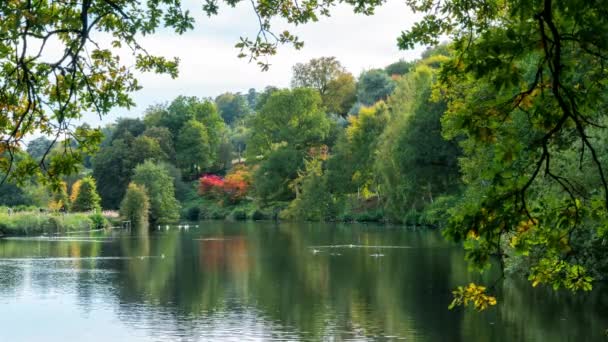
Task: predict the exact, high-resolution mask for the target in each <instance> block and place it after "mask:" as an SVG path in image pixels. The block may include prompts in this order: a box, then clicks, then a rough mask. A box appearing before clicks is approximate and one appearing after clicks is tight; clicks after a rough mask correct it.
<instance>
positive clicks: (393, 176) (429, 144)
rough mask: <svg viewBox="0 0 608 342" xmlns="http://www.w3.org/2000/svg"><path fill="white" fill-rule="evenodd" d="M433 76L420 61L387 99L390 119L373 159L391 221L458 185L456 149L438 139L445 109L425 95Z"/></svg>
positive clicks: (424, 62) (450, 191) (430, 70)
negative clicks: (376, 154)
mask: <svg viewBox="0 0 608 342" xmlns="http://www.w3.org/2000/svg"><path fill="white" fill-rule="evenodd" d="M436 74H437V72H436V69H432V68H430V67H428V66H427V64H426V60H424V61H420V62H419V63H418V65H417V66H416V67H415V70H414V71H412V72H410V73H408V74H406V75H404V76H403V77H402V78H401V79H399V80H398V81H397V88H396V89H395V92H394V93H393V95H391V97H389V100H388V105H389V107H390V108H391V119H390V121H389V124H388V125H387V129H386V130H385V131H384V133H383V135H382V138H381V142H380V147H379V154H378V155H379V156H382V158H377V159H376V169H377V171H378V174H379V175H380V178H381V181H380V183H381V187H382V193H383V195H384V197H385V206H386V208H387V213H388V214H389V215H390V216H391V218H392V219H394V220H403V219H404V216H405V215H406V214H408V213H409V212H410V211H412V210H413V211H417V212H420V211H421V210H423V209H424V208H426V207H427V206H428V205H429V204H431V203H433V202H434V201H435V200H436V199H437V198H438V197H439V196H442V195H446V194H450V193H454V191H455V190H456V189H458V187H459V185H460V181H459V178H460V173H459V168H458V157H459V156H460V151H459V149H458V146H457V144H456V143H455V142H453V141H446V140H444V139H443V137H442V135H441V117H442V115H443V113H444V112H445V110H446V108H447V105H446V102H445V101H437V100H433V99H432V95H431V91H432V89H431V87H432V83H433V81H434V79H435V78H436Z"/></svg>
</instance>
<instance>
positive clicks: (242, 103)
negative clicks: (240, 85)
mask: <svg viewBox="0 0 608 342" xmlns="http://www.w3.org/2000/svg"><path fill="white" fill-rule="evenodd" d="M215 105H216V106H217V109H218V111H219V113H220V115H221V117H222V119H224V122H225V123H226V124H227V125H233V124H234V123H235V122H236V121H239V120H242V119H243V118H244V117H245V116H246V115H247V114H249V112H250V109H249V106H248V104H247V100H246V98H245V97H244V96H243V95H241V94H240V93H236V94H235V93H224V94H221V95H219V96H218V97H216V98H215Z"/></svg>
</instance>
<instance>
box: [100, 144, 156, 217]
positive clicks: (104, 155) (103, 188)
mask: <svg viewBox="0 0 608 342" xmlns="http://www.w3.org/2000/svg"><path fill="white" fill-rule="evenodd" d="M129 136H130V134H129ZM148 159H150V160H155V161H157V162H162V161H166V160H167V156H166V154H165V153H164V152H163V150H162V149H161V148H160V145H159V143H158V141H156V140H155V139H152V138H149V137H147V136H144V135H141V136H139V137H137V138H135V139H132V140H131V141H125V140H123V139H117V140H114V141H113V142H112V145H111V146H106V147H103V148H101V150H100V151H99V152H98V153H97V154H96V155H95V156H94V158H93V177H94V178H95V179H96V180H97V187H98V191H99V195H100V196H101V199H102V201H101V205H102V207H103V208H108V209H109V208H117V207H118V205H119V204H120V201H121V199H122V198H123V197H124V192H125V190H126V188H127V185H128V184H129V182H130V181H131V176H132V174H133V169H134V168H135V166H136V165H138V164H140V163H143V162H144V161H145V160H148Z"/></svg>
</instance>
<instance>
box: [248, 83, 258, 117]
mask: <svg viewBox="0 0 608 342" xmlns="http://www.w3.org/2000/svg"><path fill="white" fill-rule="evenodd" d="M258 96H259V94H258V92H257V91H256V90H255V89H254V88H249V90H248V91H247V105H248V106H249V110H250V111H253V110H255V108H256V105H257V102H258Z"/></svg>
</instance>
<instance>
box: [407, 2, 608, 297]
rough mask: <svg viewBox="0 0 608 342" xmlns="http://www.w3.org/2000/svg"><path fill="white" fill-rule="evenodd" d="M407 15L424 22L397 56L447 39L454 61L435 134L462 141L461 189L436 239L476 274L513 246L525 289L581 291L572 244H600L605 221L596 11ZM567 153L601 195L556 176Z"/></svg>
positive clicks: (557, 6) (473, 10) (537, 8)
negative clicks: (523, 262) (522, 260)
mask: <svg viewBox="0 0 608 342" xmlns="http://www.w3.org/2000/svg"><path fill="white" fill-rule="evenodd" d="M417 5H419V6H420V7H419V9H420V10H422V11H423V12H427V13H430V12H431V11H432V13H434V14H430V15H427V16H425V17H424V20H423V21H422V22H421V23H418V24H416V25H414V27H413V28H412V29H411V30H410V31H407V32H404V33H403V34H402V36H401V37H400V38H399V44H400V46H401V47H403V48H408V47H413V46H414V45H415V44H417V43H420V42H426V43H437V42H438V39H439V37H440V36H441V35H443V34H449V35H450V38H451V39H452V41H453V42H454V43H453V46H454V48H455V49H456V51H455V53H456V55H457V56H458V57H457V58H454V59H453V60H452V61H451V62H450V63H448V64H445V65H444V68H443V72H442V75H441V77H440V80H441V81H442V86H441V92H443V93H444V95H445V99H446V100H447V102H448V110H447V112H446V114H445V116H444V118H443V119H442V121H443V124H444V134H445V136H446V137H448V138H451V139H458V140H460V141H461V143H460V144H461V146H462V147H463V151H464V154H465V157H464V158H463V159H462V162H461V168H462V169H463V173H464V175H463V179H464V181H465V184H466V185H467V191H466V194H465V196H463V200H462V201H461V202H460V203H459V204H458V205H457V207H456V208H454V210H453V211H452V212H451V213H452V214H453V215H454V216H453V217H452V219H451V220H450V224H449V225H448V229H447V230H446V233H445V234H446V236H448V237H449V238H450V239H452V240H455V241H459V242H463V243H464V245H465V248H466V250H467V259H468V260H469V261H470V262H471V264H472V265H474V266H477V267H479V268H484V267H487V266H489V265H490V259H491V256H493V255H500V256H503V255H504V248H505V245H507V244H511V246H512V247H515V251H516V252H517V253H519V254H520V255H526V254H528V255H534V258H531V259H530V262H531V263H530V275H529V279H530V281H532V283H533V285H538V284H547V285H550V286H553V287H554V288H561V287H565V288H567V289H570V290H589V289H590V288H591V282H592V280H593V277H592V276H591V275H590V273H589V272H590V270H589V269H588V268H587V267H585V266H584V265H585V259H586V257H584V256H583V255H584V254H583V253H582V252H581V251H582V250H583V249H582V248H581V245H580V244H577V243H575V239H574V238H573V236H575V235H576V234H579V233H580V232H581V231H591V232H594V234H596V235H597V236H602V234H603V233H602V232H603V231H604V230H603V229H601V228H599V227H598V226H597V225H596V224H594V223H593V221H594V220H595V222H598V221H597V220H599V221H600V222H602V221H603V219H602V218H603V217H605V216H606V212H607V211H608V209H607V208H608V183H607V182H606V177H605V170H604V167H603V165H602V162H601V160H600V156H599V151H600V150H599V149H598V146H600V145H598V138H597V137H599V136H601V134H598V135H595V136H594V135H592V133H591V132H599V131H598V130H601V128H599V127H597V126H598V123H600V122H604V120H605V112H604V111H602V110H599V108H603V107H604V106H605V105H606V96H605V94H606V83H605V81H599V80H606V78H607V76H608V75H607V71H606V69H605V67H604V66H603V65H604V62H605V60H606V57H607V56H606V46H608V37H606V35H596V34H592V33H591V32H596V33H597V32H604V30H606V29H607V28H608V18H607V17H606V16H605V15H604V12H605V11H604V9H603V6H601V5H600V4H598V3H593V2H586V1H579V0H567V1H559V2H557V1H554V0H547V1H543V2H520V1H509V2H505V3H501V4H500V5H498V3H497V2H495V1H483V2H479V3H476V4H470V3H466V4H465V3H463V2H458V1H446V2H435V1H430V2H427V3H425V4H423V3H422V2H419V3H417ZM469 5H471V6H469ZM471 18H474V19H473V20H471ZM592 18H593V19H592ZM471 33H473V34H471ZM598 81H599V82H598ZM595 134H597V133H595ZM573 151H576V152H577V154H578V159H579V162H578V165H579V167H580V168H581V169H583V170H586V172H587V173H588V176H587V177H588V179H589V180H594V181H595V183H596V185H598V186H599V189H600V191H597V188H596V191H595V192H594V193H593V194H590V193H587V191H586V190H585V189H579V185H578V182H577V174H578V173H577V172H574V170H572V168H571V167H566V165H568V164H567V161H568V160H570V161H571V162H573V159H570V158H572V157H571V154H572V152H573ZM548 193H551V194H552V195H553V196H552V197H548V196H546V195H547V194H548ZM592 217H593V219H591V218H592ZM555 236H559V237H563V239H556V238H555ZM522 239H523V240H522ZM505 241H508V243H505ZM521 241H525V243H521ZM467 293H470V292H466V291H458V292H457V293H456V298H455V300H456V301H455V303H456V304H460V303H464V302H466V301H467V300H480V301H482V302H483V301H484V300H486V299H487V298H484V297H483V296H487V295H486V294H485V292H483V291H482V293H481V295H479V296H477V297H478V298H471V297H467Z"/></svg>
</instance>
